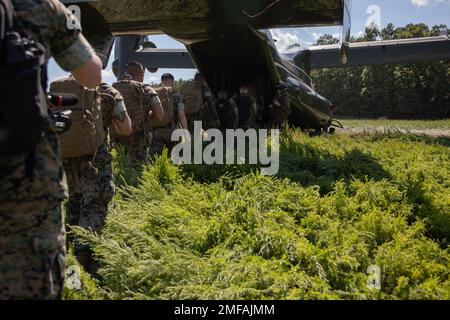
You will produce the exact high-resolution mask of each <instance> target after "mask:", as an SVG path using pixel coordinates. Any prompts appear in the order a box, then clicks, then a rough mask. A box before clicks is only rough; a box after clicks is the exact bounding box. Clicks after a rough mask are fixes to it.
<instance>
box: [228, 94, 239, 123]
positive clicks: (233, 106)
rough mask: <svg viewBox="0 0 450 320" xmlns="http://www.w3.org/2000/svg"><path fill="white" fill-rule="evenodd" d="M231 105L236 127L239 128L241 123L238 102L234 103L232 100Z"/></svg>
mask: <svg viewBox="0 0 450 320" xmlns="http://www.w3.org/2000/svg"><path fill="white" fill-rule="evenodd" d="M230 104H231V110H232V112H233V116H234V122H235V126H237V124H238V123H239V109H238V107H237V105H236V102H234V99H233V98H231V99H230Z"/></svg>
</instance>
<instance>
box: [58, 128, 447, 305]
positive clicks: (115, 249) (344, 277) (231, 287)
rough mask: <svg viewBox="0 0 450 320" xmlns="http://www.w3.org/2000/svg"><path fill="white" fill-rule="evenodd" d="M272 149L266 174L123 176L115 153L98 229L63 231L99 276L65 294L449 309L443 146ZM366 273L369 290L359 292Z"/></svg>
mask: <svg viewBox="0 0 450 320" xmlns="http://www.w3.org/2000/svg"><path fill="white" fill-rule="evenodd" d="M443 123H445V121H444V122H443ZM432 125H434V124H432ZM281 142H282V144H281V152H280V154H281V159H280V161H281V165H280V168H281V169H280V172H279V175H278V176H277V177H264V176H261V175H259V174H258V168H256V167H250V166H248V167H247V166H243V167H236V166H212V167H211V166H185V167H177V166H174V165H173V164H172V163H171V161H170V160H169V159H168V157H167V155H163V156H162V157H160V158H157V159H156V160H155V162H154V163H151V164H148V165H145V166H143V167H142V168H140V169H141V170H132V169H130V168H129V167H128V166H127V163H126V160H124V158H123V156H122V154H121V152H120V151H119V152H118V153H116V154H115V167H114V171H115V173H116V183H117V184H118V185H119V189H120V191H119V192H118V194H117V195H116V197H115V199H114V201H113V204H112V205H111V210H110V213H109V216H108V219H107V223H106V226H105V228H104V230H103V233H102V234H101V235H97V234H92V233H89V232H86V231H84V230H82V229H77V230H76V233H77V234H78V236H80V237H81V238H83V239H84V241H86V242H88V243H90V244H91V245H92V246H93V248H94V251H95V253H96V257H97V260H98V262H99V264H100V269H99V275H100V278H101V280H100V281H99V280H93V279H89V276H88V275H86V274H83V279H84V281H83V284H84V286H83V288H82V290H79V291H75V290H69V289H66V291H65V296H66V298H68V299H83V298H90V299H450V268H449V266H450V253H449V250H448V239H449V238H450V237H449V236H450V162H449V156H450V153H449V149H448V145H447V144H446V142H445V141H442V140H441V139H437V138H432V137H426V136H421V135H412V134H408V135H405V134H399V133H396V132H387V133H373V134H361V135H354V136H348V135H337V136H323V137H318V138H309V137H308V136H307V135H305V134H303V133H301V132H300V131H296V130H290V131H288V132H287V133H285V134H284V135H283V136H282V141H281ZM69 264H75V261H74V260H73V259H71V260H69ZM371 265H378V266H379V267H380V268H381V290H377V289H370V288H369V287H368V286H367V285H366V281H367V279H368V275H367V273H366V271H367V269H368V267H369V266H371Z"/></svg>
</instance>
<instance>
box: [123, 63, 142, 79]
mask: <svg viewBox="0 0 450 320" xmlns="http://www.w3.org/2000/svg"><path fill="white" fill-rule="evenodd" d="M126 74H127V75H129V76H130V77H131V78H132V80H135V81H138V82H143V81H144V75H145V69H144V66H143V65H142V64H140V63H139V62H136V61H132V62H130V63H128V64H127V69H126Z"/></svg>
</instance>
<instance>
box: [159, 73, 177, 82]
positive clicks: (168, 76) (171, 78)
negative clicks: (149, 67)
mask: <svg viewBox="0 0 450 320" xmlns="http://www.w3.org/2000/svg"><path fill="white" fill-rule="evenodd" d="M164 80H173V81H175V78H174V76H173V75H172V74H170V73H164V74H163V75H162V76H161V81H164Z"/></svg>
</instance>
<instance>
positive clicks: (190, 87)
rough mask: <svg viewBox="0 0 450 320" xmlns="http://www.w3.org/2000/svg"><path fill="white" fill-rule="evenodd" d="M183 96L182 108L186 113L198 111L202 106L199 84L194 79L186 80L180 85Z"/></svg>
mask: <svg viewBox="0 0 450 320" xmlns="http://www.w3.org/2000/svg"><path fill="white" fill-rule="evenodd" d="M181 93H182V94H183V97H184V106H185V108H184V110H185V113H186V114H187V115H189V114H194V113H197V112H199V111H200V110H201V109H202V106H203V94H202V87H201V84H200V83H198V82H197V81H195V80H190V81H187V82H185V83H184V84H183V86H182V87H181Z"/></svg>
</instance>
